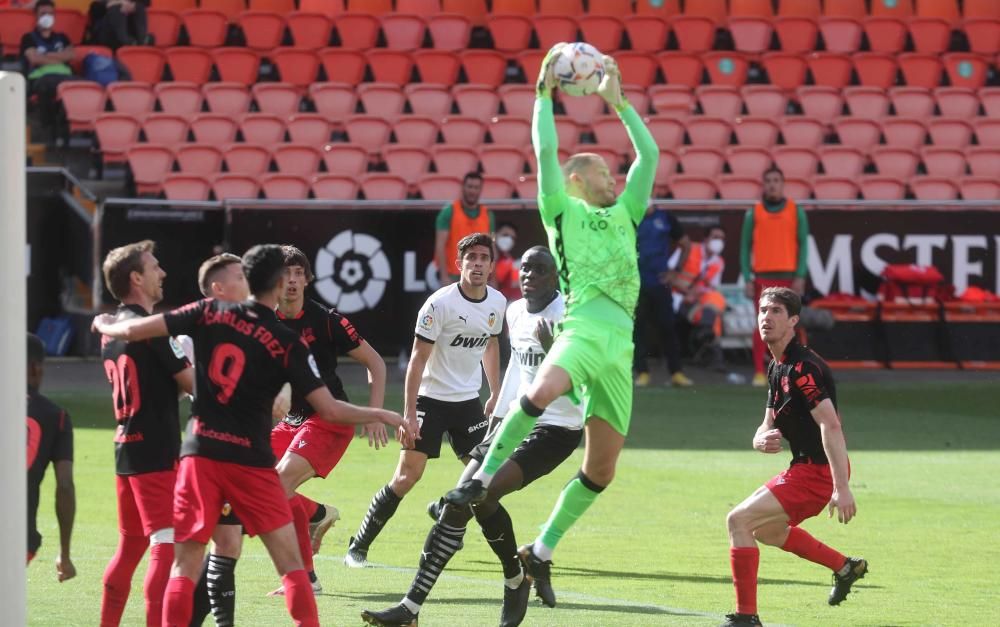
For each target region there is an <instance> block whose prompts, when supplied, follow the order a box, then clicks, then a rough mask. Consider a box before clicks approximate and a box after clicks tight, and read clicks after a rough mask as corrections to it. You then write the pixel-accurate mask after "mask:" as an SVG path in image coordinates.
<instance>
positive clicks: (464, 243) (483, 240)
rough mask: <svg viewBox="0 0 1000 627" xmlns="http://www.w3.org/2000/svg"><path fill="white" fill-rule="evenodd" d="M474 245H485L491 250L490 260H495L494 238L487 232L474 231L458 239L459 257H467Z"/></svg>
mask: <svg viewBox="0 0 1000 627" xmlns="http://www.w3.org/2000/svg"><path fill="white" fill-rule="evenodd" d="M473 246H485V247H486V248H488V249H489V251H490V261H492V260H493V238H492V237H490V236H489V235H487V234H486V233H473V234H471V235H466V236H465V237H463V238H462V239H460V240H458V258H459V259H461V258H462V257H465V253H466V252H468V250H469V249H470V248H472V247H473Z"/></svg>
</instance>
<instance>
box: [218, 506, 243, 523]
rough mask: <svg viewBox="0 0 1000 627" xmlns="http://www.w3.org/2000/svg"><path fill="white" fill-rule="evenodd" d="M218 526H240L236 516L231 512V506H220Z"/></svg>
mask: <svg viewBox="0 0 1000 627" xmlns="http://www.w3.org/2000/svg"><path fill="white" fill-rule="evenodd" d="M219 524H220V525H242V524H243V523H241V522H240V519H239V518H238V517H237V516H236V512H234V511H233V508H232V506H230V505H229V503H226V504H225V505H223V506H222V514H221V515H220V516H219Z"/></svg>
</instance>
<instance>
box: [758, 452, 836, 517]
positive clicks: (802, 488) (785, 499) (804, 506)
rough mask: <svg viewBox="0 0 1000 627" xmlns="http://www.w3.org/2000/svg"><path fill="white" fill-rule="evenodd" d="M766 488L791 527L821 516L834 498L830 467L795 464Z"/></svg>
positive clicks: (775, 477)
mask: <svg viewBox="0 0 1000 627" xmlns="http://www.w3.org/2000/svg"><path fill="white" fill-rule="evenodd" d="M764 486H765V487H766V488H767V489H768V490H770V491H771V494H773V495H774V498H776V499H778V502H779V503H781V507H783V508H784V509H785V513H786V514H788V524H789V525H791V526H792V527H796V526H798V524H799V523H801V522H802V521H803V520H805V519H807V518H812V517H813V516H816V515H817V514H819V513H820V512H822V511H823V508H824V507H826V506H827V505H828V504H829V503H830V497H831V496H833V477H832V476H831V475H830V465H829V464H812V463H799V464H792V465H791V466H789V467H788V469H787V470H783V471H782V472H781V473H780V474H778V475H776V476H774V477H772V478H771V480H770V481H768V482H767V483H765V484H764Z"/></svg>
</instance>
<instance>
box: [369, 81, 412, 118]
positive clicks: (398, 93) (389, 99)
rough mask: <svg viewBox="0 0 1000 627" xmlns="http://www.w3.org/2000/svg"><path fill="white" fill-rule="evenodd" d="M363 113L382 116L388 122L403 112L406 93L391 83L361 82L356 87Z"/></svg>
mask: <svg viewBox="0 0 1000 627" xmlns="http://www.w3.org/2000/svg"><path fill="white" fill-rule="evenodd" d="M357 91H358V97H359V98H360V99H361V104H362V105H363V106H364V108H365V113H367V114H368V115H375V116H379V117H383V118H385V119H387V120H389V121H390V122H391V121H393V120H395V119H396V118H398V117H399V116H400V115H402V113H403V108H404V107H405V106H406V95H405V94H403V90H402V89H400V88H399V86H398V85H394V84H392V83H362V84H360V85H358V87H357Z"/></svg>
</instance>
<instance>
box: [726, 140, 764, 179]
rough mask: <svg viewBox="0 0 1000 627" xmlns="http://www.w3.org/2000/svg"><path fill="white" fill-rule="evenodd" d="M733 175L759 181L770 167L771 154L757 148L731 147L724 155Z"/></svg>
mask: <svg viewBox="0 0 1000 627" xmlns="http://www.w3.org/2000/svg"><path fill="white" fill-rule="evenodd" d="M726 161H727V162H728V163H729V169H730V170H731V171H732V173H733V174H738V175H740V176H750V177H753V178H756V179H758V180H759V179H760V178H761V177H762V176H764V170H766V169H767V168H768V167H770V166H771V152H770V151H769V150H767V149H765V148H760V147H757V146H733V147H732V148H730V149H729V152H728V153H727V155H726Z"/></svg>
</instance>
